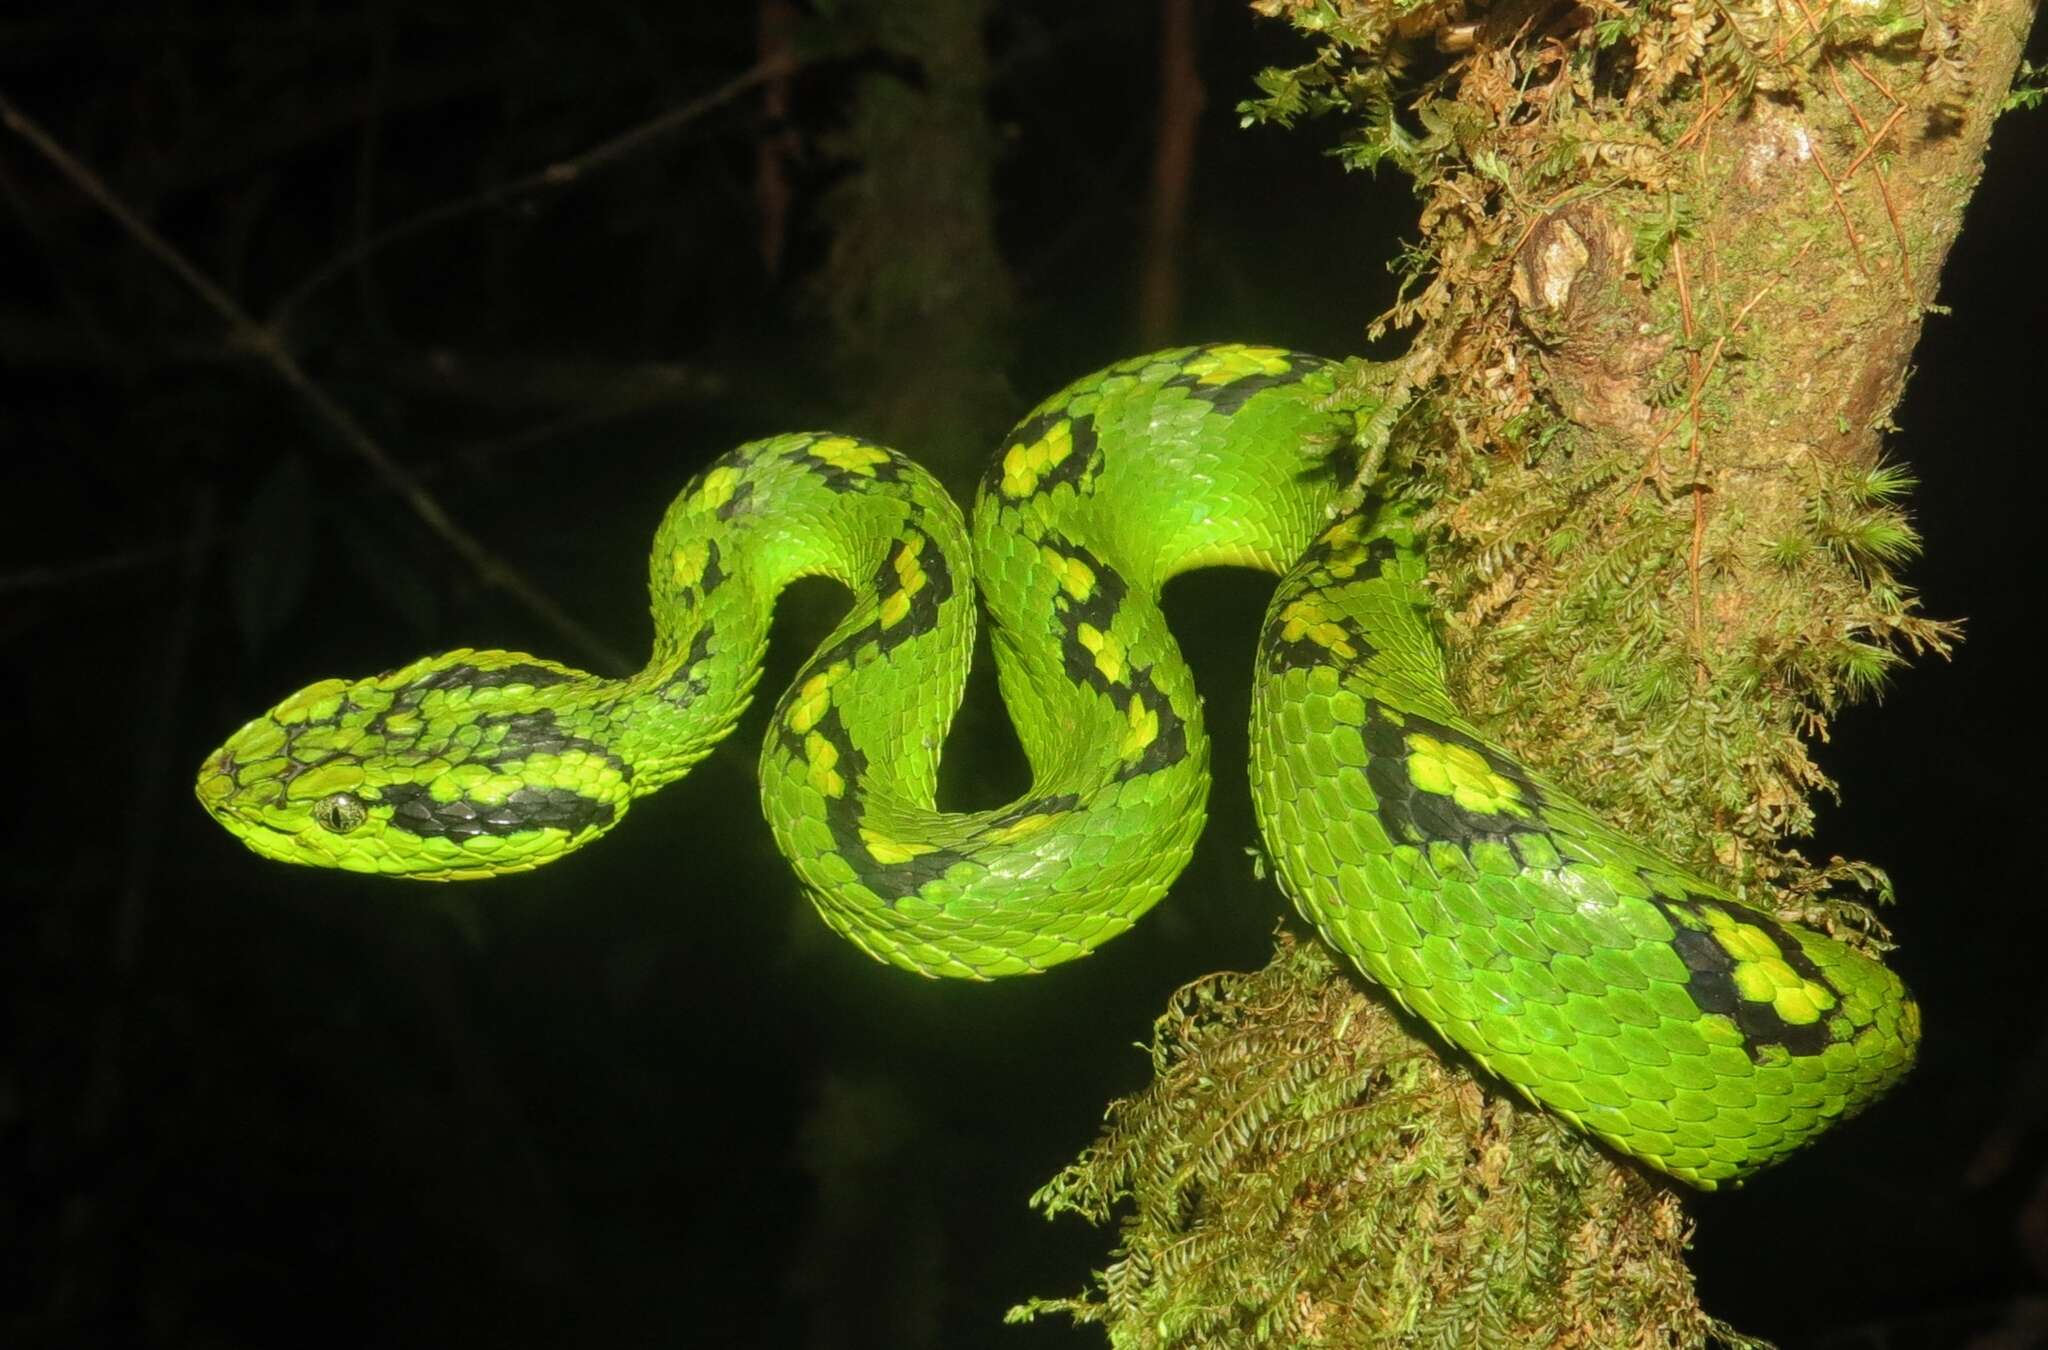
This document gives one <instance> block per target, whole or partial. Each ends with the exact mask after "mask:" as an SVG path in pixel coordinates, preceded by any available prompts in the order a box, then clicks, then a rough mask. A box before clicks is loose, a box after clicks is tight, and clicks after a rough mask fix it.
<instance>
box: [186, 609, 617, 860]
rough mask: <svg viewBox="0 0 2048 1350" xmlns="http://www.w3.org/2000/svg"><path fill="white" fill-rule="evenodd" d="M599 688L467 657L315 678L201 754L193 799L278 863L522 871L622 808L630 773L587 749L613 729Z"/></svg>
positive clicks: (524, 665)
mask: <svg viewBox="0 0 2048 1350" xmlns="http://www.w3.org/2000/svg"><path fill="white" fill-rule="evenodd" d="M594 683H595V682H594V681H592V680H591V679H590V677H588V676H585V675H582V674H580V673H579V672H576V671H572V670H569V669H567V668H565V667H562V666H557V665H555V664H553V663H552V662H545V661H539V660H536V659H535V658H533V657H530V656H526V655H523V654H520V653H516V652H475V651H466V650H465V651H456V652H449V653H446V654H444V655H441V656H434V657H428V658H426V659H425V660H422V661H418V662H415V663H414V664H412V665H410V666H407V667H405V668H403V669H401V670H396V671H391V672H388V673H386V674H383V675H379V676H375V677H373V678H370V679H365V680H354V681H349V680H321V681H320V682H318V683H317V684H310V685H308V686H306V687H305V688H304V689H301V690H300V691H298V692H297V693H295V694H293V695H292V696H291V697H290V698H287V699H285V700H284V701H283V702H281V703H279V704H278V705H277V706H276V707H274V708H272V709H271V710H270V711H269V712H267V713H265V714H263V715H262V716H261V717H258V718H255V719H254V720H252V721H250V722H249V723H247V724H246V725H244V726H243V727H242V729H241V730H239V731H237V732H236V733H235V734H234V735H233V736H230V737H229V738H228V740H227V743H226V744H224V745H222V746H221V747H220V749H218V750H216V751H214V752H213V753H212V754H210V755H208V756H207V757H206V759H205V760H204V761H203V762H202V763H201V765H200V769H199V779H198V782H197V784H196V785H195V790H196V792H197V793H198V796H199V801H200V804H201V805H203V806H204V807H205V808H206V809H207V811H208V812H210V813H211V814H212V816H213V818H214V819H215V820H217V821H219V822H220V823H221V825H222V826H224V827H225V828H226V829H227V830H228V831H229V832H230V833H231V834H233V835H234V836H235V837H236V838H238V839H240V840H241V841H242V842H243V843H244V844H246V845H248V846H249V847H250V848H251V849H252V850H254V851H255V852H257V853H260V854H262V855H263V856H264V857H267V858H275V859H277V860H278V861H280V862H290V863H301V864H305V865H308V866H313V867H338V868H344V869H346V870H348V871H353V872H375V873H380V874H382V875H385V876H402V877H414V878H418V879H421V880H432V881H455V880H464V879H469V878H474V877H485V876H493V875H496V874H498V873H501V872H517V871H524V870H526V869H528V868H531V867H537V866H539V865H540V864H541V863H544V862H548V861H551V860H552V859H554V858H557V857H560V856H561V855H563V854H564V853H567V852H569V851H570V850H571V849H574V848H576V847H579V846H580V845H582V844H584V843H587V842H588V841H589V840H591V839H594V838H596V837H597V835H599V834H601V833H603V832H604V831H605V830H607V829H609V828H610V827H611V825H612V824H613V823H614V822H615V821H616V820H617V819H618V818H619V816H620V815H622V814H623V813H624V811H625V808H626V804H627V801H628V799H629V796H630V786H629V785H630V780H631V777H632V774H631V770H630V768H629V767H628V766H627V765H626V764H625V762H624V761H622V760H621V759H619V758H618V757H617V756H615V755H613V754H612V753H611V752H610V751H608V750H607V749H606V748H605V746H604V745H603V744H602V743H601V742H600V740H599V739H593V737H601V736H602V735H603V733H604V732H605V730H606V729H607V726H608V722H609V719H608V709H607V708H606V707H605V706H604V704H603V703H602V702H593V701H592V700H591V699H590V698H589V697H588V693H589V689H590V686H591V685H592V684H594ZM579 695H581V696H582V697H579Z"/></svg>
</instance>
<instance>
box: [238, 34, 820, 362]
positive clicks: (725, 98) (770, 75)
mask: <svg viewBox="0 0 2048 1350" xmlns="http://www.w3.org/2000/svg"><path fill="white" fill-rule="evenodd" d="M800 64H801V61H800V60H799V59H798V58H797V57H796V56H794V55H792V54H791V53H789V52H787V51H784V52H778V53H776V54H774V55H771V56H769V57H768V58H767V59H765V60H763V61H761V62H759V63H757V64H756V65H754V66H753V67H751V68H750V69H748V70H746V71H743V72H741V73H740V74H738V75H735V76H734V77H733V78H732V79H730V80H727V81H726V82H725V83H724V84H722V85H720V86H719V87H718V88H716V89H714V90H712V91H711V92H710V93H708V94H705V95H703V96H702V97H700V98H694V99H691V100H690V101H689V102H688V103H685V104H683V105H682V106H681V107H679V108H670V109H669V110H668V111H667V112H664V113H662V114H661V115H660V116H658V117H653V118H650V119H648V120H647V121H645V122H642V123H641V124H640V125H639V126H636V127H634V128H632V129H631V130H629V131H624V132H621V133H620V134H619V135H617V136H614V137H612V138H611V139H610V140H608V141H605V142H604V143H602V144H600V145H596V146H593V147H592V148H590V149H588V150H586V151H584V152H583V153H582V154H580V155H577V156H575V157H574V158H571V159H564V160H557V161H556V162H555V163H553V164H550V165H548V166H547V167H546V168H544V169H541V170H539V171H538V172H535V173H530V174H528V175H526V177H524V178H515V179H513V180H512V181H511V182H509V183H501V184H498V185H497V186H494V187H488V188H485V189H484V190H483V191H481V192H477V193H472V194H471V195H469V196H467V197H458V198H456V199H455V200H454V201H452V202H443V203H441V205H439V206H436V207H432V208H430V209H428V210H425V211H422V212H420V214H418V215H416V216H414V217H412V218H411V219H409V220H402V221H400V222H399V223H398V224H396V225H393V226H391V227H390V228H389V229H385V230H380V231H378V232H377V233H376V234H374V235H371V236H370V237H369V238H368V239H364V240H360V241H358V242H357V243H354V244H351V245H350V246H349V247H347V248H345V249H343V250H342V251H341V252H339V253H337V254H335V255H334V256H333V257H332V258H329V259H328V260H327V261H326V262H324V263H322V264H320V266H318V267H316V268H314V269H313V271H312V272H311V273H309V274H308V275H307V276H306V278H305V280H303V281H301V282H300V283H299V284H298V285H296V286H294V287H292V289H291V290H290V291H288V292H286V293H285V296H284V298H283V299H282V300H279V301H278V302H277V304H276V306H274V307H273V308H272V310H271V312H270V322H271V325H272V326H273V327H277V328H282V327H283V326H284V325H285V324H286V323H287V322H288V321H289V320H290V318H291V315H292V313H293V312H294V311H295V310H297V309H298V307H299V306H300V305H302V304H304V303H305V301H306V299H307V297H309V296H310V295H312V294H313V293H314V292H315V291H317V290H320V289H321V288H322V287H324V286H326V285H327V283H329V282H330V281H333V280H334V279H335V278H336V277H337V276H340V275H341V274H342V273H343V272H345V271H347V270H348V269H349V268H350V267H352V266H354V265H355V264H356V263H357V262H359V261H360V260H361V259H363V258H365V257H367V256H369V255H370V254H371V253H374V252H376V251H377V250H379V249H381V248H383V247H385V246H386V245H388V244H394V243H397V242H398V241H399V240H401V239H410V238H411V237H412V236H414V235H416V234H422V233H424V232H425V231H427V230H431V229H433V228H434V227H435V226H437V225H445V224H447V223H448V222H449V221H451V220H458V219H460V218H461V217H463V216H467V215H471V214H473V213H474V212H477V211H481V210H484V209H486V208H489V207H494V206H502V205H504V204H505V203H506V202H509V201H512V200H513V199H515V198H518V197H524V196H527V195H528V194H530V193H534V192H540V191H542V190H544V189H547V188H558V187H561V186H563V185H565V184H568V183H573V182H575V181H576V180H577V179H579V178H581V177H583V175H585V174H587V173H590V172H592V171H593V170H596V169H601V168H604V167H605V166H606V165H609V164H611V163H613V162H614V161H617V160H620V159H624V158H625V157H626V156H627V155H629V154H632V153H633V152H634V151H637V150H639V149H641V148H642V147H644V146H646V145H648V144H650V143H651V142H653V141H656V140H659V139H660V138H661V137H663V136H667V135H669V134H671V133H673V132H675V131H677V130H679V129H680V128H682V127H685V126H687V125H689V124H690V123H691V122H694V121H696V120H697V119H698V118H699V117H702V116H703V115H704V114H705V113H708V112H710V111H712V110H713V109H715V108H720V107H723V106H724V105H725V104H727V103H730V102H732V101H733V100H734V99H736V98H738V97H739V96H740V95H741V94H744V93H746V92H747V91H748V90H749V89H752V88H753V87H754V86H755V85H758V84H761V83H763V82H765V81H768V80H773V79H777V78H779V77H781V76H784V75H787V74H789V73H790V72H791V71H793V70H795V69H796V68H797V66H798V65H800Z"/></svg>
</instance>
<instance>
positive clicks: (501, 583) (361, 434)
mask: <svg viewBox="0 0 2048 1350" xmlns="http://www.w3.org/2000/svg"><path fill="white" fill-rule="evenodd" d="M0 122H4V123H5V124H6V125H7V126H8V128H9V129H10V130H12V131H13V132H14V133H15V134H16V135H18V136H20V137H21V138H22V139H23V140H25V141H27V142H28V143H29V144H30V145H32V146H34V147H35V148H36V150H37V151H38V152H40V153H41V154H42V156H43V157H44V158H45V159H47V160H49V161H50V163H51V164H52V165H54V166H55V167H56V169H57V171H58V172H59V173H61V174H63V175H64V176H65V177H66V178H68V179H69V180H71V182H72V184H73V185H74V186H76V187H77V188H78V190H79V191H81V192H83V193H84V194H85V195H86V196H88V197H90V198H91V199H92V200H93V201H95V202H97V203H98V204H99V206H100V208H101V209H102V210H104V211H105V212H106V213H107V214H108V215H110V216H112V217H113V218H114V220H115V221H116V222H117V223H119V224H120V226H121V227H122V228H123V229H125V230H126V231H127V232H128V234H129V235H130V237H132V238H133V239H134V240H135V242H136V243H138V244H140V245H141V246H142V248H143V249H144V251H146V252H148V253H149V254H150V255H152V256H153V257H155V258H156V259H157V260H158V261H159V262H161V263H163V265H164V266H165V267H167V268H169V269H170V270H171V271H172V272H173V273H174V274H176V276H177V277H178V279H179V280H181V281H183V282H184V283H185V284H186V285H187V286H189V287H191V289H192V291H193V292H194V293H195V294H197V295H198V296H199V298H200V299H201V300H204V301H205V302H206V304H207V305H208V307H210V308H211V309H212V310H213V311H214V313H216V314H218V315H219V316H220V317H221V319H222V320H223V321H224V322H225V323H226V324H227V326H228V328H229V330H230V331H231V332H232V333H233V335H234V339H235V341H236V342H237V343H239V344H240V345H241V346H243V347H245V348H246V349H247V350H248V351H250V352H252V353H254V354H255V355H256V356H258V357H260V358H261V359H262V360H263V361H264V362H265V363H266V364H268V365H269V366H270V368H271V369H272V370H273V371H275V372H276V373H277V376H278V378H280V379H282V380H283V381H284V382H285V383H286V384H288V385H290V386H291V387H292V389H293V390H294V391H295V392H296V393H297V394H298V395H299V397H300V398H302V399H304V400H305V402H306V403H307V405H308V406H310V407H311V408H312V409H313V411H314V412H315V413H316V414H318V415H319V417H320V419H321V420H322V421H324V422H326V423H327V425H328V427H329V428H330V429H331V430H332V431H333V432H334V433H335V434H336V435H337V436H339V437H340V438H341V441H342V444H344V445H346V446H347V447H348V448H349V449H350V450H352V451H353V452H354V453H355V454H356V456H357V457H358V458H360V459H361V460H362V461H363V462H364V463H366V464H368V465H369V466H370V468H371V469H372V470H373V471H374V472H375V473H376V474H377V476H378V477H379V478H381V479H382V480H383V481H384V483H385V485H386V486H387V487H389V488H390V489H391V490H392V491H393V492H396V493H397V494H398V495H399V497H400V498H401V499H402V500H403V501H404V502H405V503H406V505H407V506H409V507H411V508H412V511H413V514H414V515H416V516H418V517H419V518H420V519H421V520H422V521H423V522H425V524H426V525H427V527H428V528H429V529H431V530H433V531H434V533H436V534H438V535H440V536H441V538H442V539H443V540H444V541H445V542H446V543H447V544H448V546H449V547H450V548H452V549H454V550H455V552H456V553H457V554H458V555H459V556H460V557H461V558H462V559H463V560H464V561H465V562H467V563H468V564H469V565H470V566H471V567H472V568H474V569H475V570H476V573H477V575H478V576H479V577H480V578H482V579H483V581H484V582H485V583H486V584H489V585H492V586H496V587H498V588H500V589H502V590H503V591H504V592H505V593H506V594H508V595H510V596H511V597H512V598H513V599H515V600H517V601H518V602H519V603H520V604H522V605H524V606H525V607H526V608H527V609H528V610H529V611H531V612H532V613H533V614H534V615H535V617H537V618H539V619H540V620H541V621H542V622H544V623H546V624H547V625H548V626H549V627H551V628H553V629H554V630H555V631H556V632H557V633H560V634H561V635H562V636H563V637H564V638H565V639H567V640H568V641H570V642H571V643H573V644H575V645H576V646H577V647H578V648H580V649H581V650H582V651H583V652H584V653H585V654H587V655H588V656H590V657H592V658H593V659H595V660H596V661H597V662H599V664H600V665H602V666H603V667H605V668H608V669H610V670H612V671H624V670H628V669H631V663H630V662H629V661H628V660H627V659H626V658H625V657H624V656H623V655H622V654H621V653H620V652H618V651H617V650H616V649H614V648H613V647H612V646H611V645H610V644H608V643H607V642H605V641H604V640H603V639H602V638H600V637H598V636H597V634H596V633H594V632H592V631H591V630H590V629H589V628H586V627H585V626H584V625H583V624H582V623H580V622H578V621H577V620H576V619H575V618H574V617H573V616H571V615H570V614H569V612H568V611H567V610H565V609H563V608H562V607H561V606H560V605H559V604H557V603H556V602H555V601H554V600H553V599H552V598H550V597H549V596H548V595H547V594H546V593H545V592H543V591H542V590H541V589H540V588H539V587H537V586H535V585H534V584H533V583H532V582H530V581H528V580H527V579H526V577H525V576H524V575H523V574H522V573H521V572H520V571H519V570H518V569H517V568H515V567H514V566H513V565H512V564H511V563H509V562H507V561H505V560H504V559H503V558H500V557H499V556H498V555H497V554H495V553H493V552H492V551H491V550H490V549H489V548H487V547H485V545H484V543H483V541H482V540H480V539H478V538H477V537H476V536H475V535H473V534H471V533H470V532H469V531H468V530H466V529H464V528H463V527H462V526H460V525H458V524H456V523H455V521H454V520H453V519H451V518H450V517H449V515H448V513H447V511H446V510H444V509H443V508H442V506H441V503H440V502H438V501H436V500H435V499H434V497H433V495H432V494H431V493H429V492H428V491H427V490H426V488H425V487H424V486H423V485H422V484H421V483H420V481H419V479H418V478H416V477H414V476H413V475H412V473H411V472H410V471H408V470H407V469H405V468H404V467H403V466H401V465H400V464H399V463H398V462H397V461H396V460H394V459H392V458H391V456H390V454H389V453H387V452H386V451H385V449H384V447H383V446H382V445H380V444H378V443H377V441H376V440H375V439H374V438H372V437H371V435H370V434H369V432H367V431H365V430H363V428H362V425H361V424H360V423H358V422H357V421H356V420H355V418H354V417H353V416H351V415H350V414H349V412H348V411H347V410H346V409H344V408H343V407H342V406H341V405H340V404H338V403H336V402H335V401H334V400H333V399H332V398H331V397H329V396H328V394H327V391H326V390H324V389H322V388H321V387H320V386H319V385H318V384H316V383H314V381H313V379H312V377H311V376H309V375H307V374H306V372H305V370H304V369H303V368H301V367H300V365H299V363H298V361H297V360H296V359H295V358H294V357H293V356H292V354H291V353H290V352H289V351H287V350H285V347H284V345H283V344H282V343H281V342H279V341H278V339H277V335H276V333H275V332H273V331H272V330H270V329H267V328H265V327H263V326H262V325H261V324H259V323H257V322H256V320H255V319H254V318H252V317H251V316H250V314H249V312H248V311H247V310H245V309H243V308H242V307H241V306H240V305H239V304H237V303H236V302H235V300H234V298H233V297H232V296H230V295H229V294H228V293H227V292H226V291H223V290H222V289H221V288H220V287H219V286H217V285H215V284H214V283H213V281H212V280H211V279H210V278H209V277H207V276H206V274H205V273H203V272H201V271H200V270H199V269H198V268H197V267H195V266H194V265H193V264H192V263H191V262H189V261H188V260H187V259H186V258H185V256H184V255H183V254H182V253H180V252H178V250H177V249H176V248H175V247H174V246H172V244H171V243H170V242H169V241H168V240H166V239H165V238H164V237H163V236H162V235H160V234H158V233H157V232H156V231H155V230H154V229H152V228H151V227H150V226H149V224H148V222H146V221H144V220H143V219H142V218H141V217H140V216H137V215H136V214H135V213H134V212H133V211H132V210H130V209H129V208H128V206H127V204H126V203H124V202H122V201H121V199H120V198H118V197H116V196H115V195H114V194H113V191H112V189H110V188H108V186H107V185H106V183H105V182H104V181H103V180H102V179H101V178H100V177H99V176H98V175H97V174H95V173H94V172H93V171H92V170H91V169H89V168H87V167H86V166H85V165H84V164H82V163H80V162H79V161H78V160H77V159H75V158H73V157H72V155H71V154H70V152H69V151H67V150H65V149H64V147H63V146H61V145H59V144H58V143H57V142H56V141H55V140H54V139H52V138H51V136H50V134H49V133H48V132H46V131H44V130H43V128H42V127H41V126H40V125H38V124H37V123H36V122H35V121H34V120H33V119H32V118H30V117H29V116H28V115H27V114H25V113H23V112H22V111H21V110H20V109H19V108H17V107H15V105H14V102H13V100H11V99H9V98H8V97H7V96H6V95H5V94H0Z"/></svg>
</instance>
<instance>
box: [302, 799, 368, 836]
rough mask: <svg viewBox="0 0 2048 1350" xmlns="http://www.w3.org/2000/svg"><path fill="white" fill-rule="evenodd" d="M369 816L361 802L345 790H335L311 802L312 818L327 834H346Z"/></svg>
mask: <svg viewBox="0 0 2048 1350" xmlns="http://www.w3.org/2000/svg"><path fill="white" fill-rule="evenodd" d="M369 818H370V813H369V812H368V811H365V810H364V809H363V804H362V802H361V801H359V800H357V798H356V797H355V796H354V795H353V794H351V793H347V792H337V793H334V794H332V795H331V796H326V797H322V798H321V799H320V800H319V801H317V802H314V803H313V819H314V820H315V821H317V822H319V825H320V828H321V829H323V830H325V831H327V832H328V833H329V834H347V833H348V832H349V831H350V830H353V829H354V828H356V826H358V825H360V824H362V823H363V822H364V821H365V820H368V819H369Z"/></svg>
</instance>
